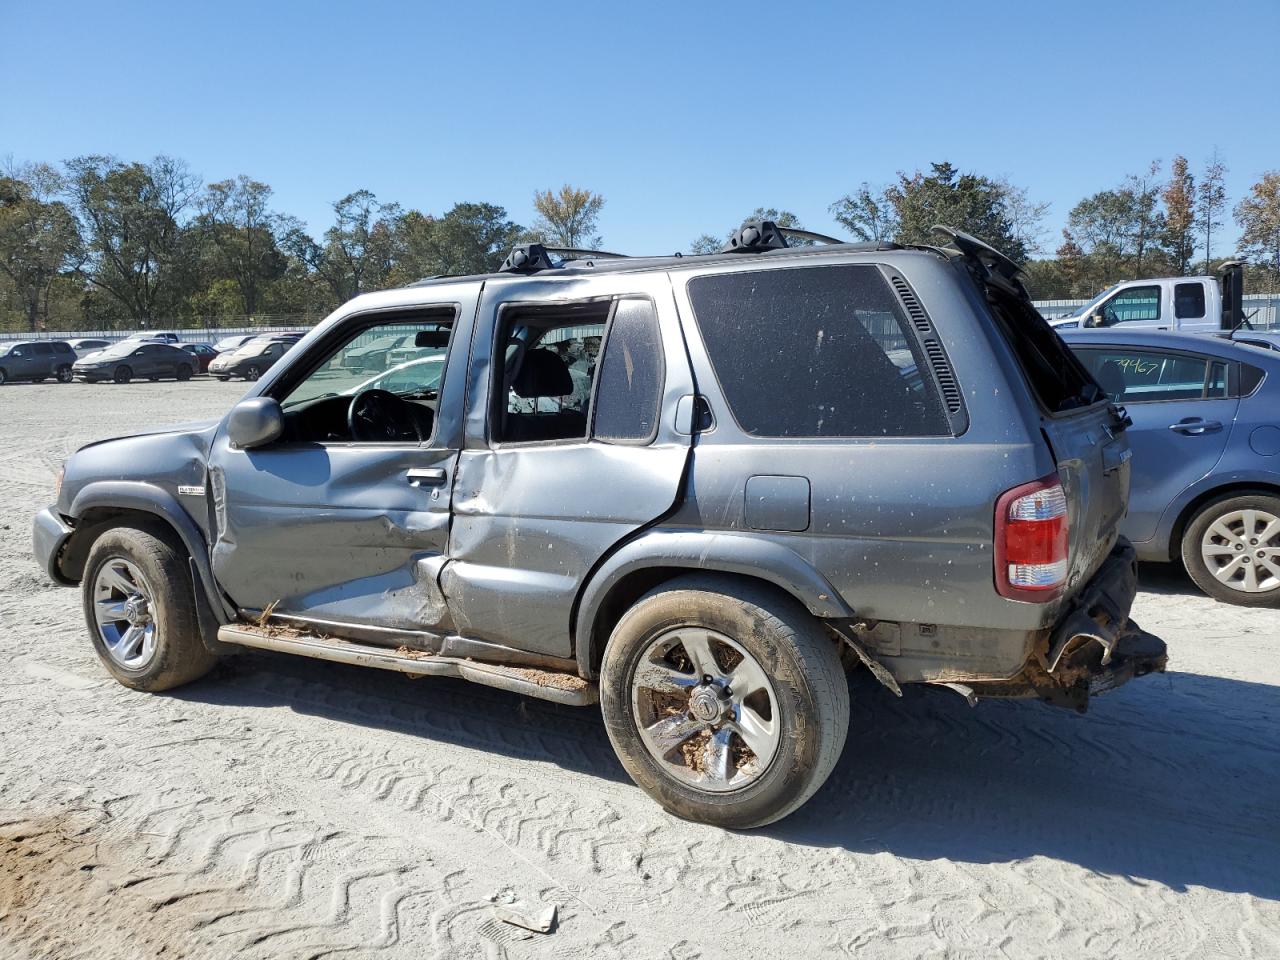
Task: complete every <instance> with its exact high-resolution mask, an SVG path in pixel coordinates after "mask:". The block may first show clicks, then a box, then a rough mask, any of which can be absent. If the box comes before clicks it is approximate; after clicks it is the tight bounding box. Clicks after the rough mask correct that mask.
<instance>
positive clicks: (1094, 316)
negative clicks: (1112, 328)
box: [1084, 313, 1102, 329]
mask: <svg viewBox="0 0 1280 960" xmlns="http://www.w3.org/2000/svg"><path fill="white" fill-rule="evenodd" d="M1084 325H1085V326H1086V327H1089V328H1090V329H1093V328H1095V327H1100V326H1102V314H1101V313H1091V314H1089V316H1087V317H1085V318H1084Z"/></svg>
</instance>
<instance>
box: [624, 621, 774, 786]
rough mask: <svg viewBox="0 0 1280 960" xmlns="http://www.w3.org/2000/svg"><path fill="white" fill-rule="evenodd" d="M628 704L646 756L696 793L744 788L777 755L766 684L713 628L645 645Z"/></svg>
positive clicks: (678, 632)
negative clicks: (696, 788)
mask: <svg viewBox="0 0 1280 960" xmlns="http://www.w3.org/2000/svg"><path fill="white" fill-rule="evenodd" d="M631 703H632V712H633V715H634V717H635V721H636V726H637V729H638V730H639V732H640V739H641V741H642V742H643V743H644V746H645V749H646V750H647V751H648V753H649V755H650V756H651V757H652V758H653V759H654V760H656V761H657V762H658V763H659V764H660V765H661V766H662V768H663V770H665V771H666V772H667V773H668V774H670V775H671V776H673V777H674V778H675V779H677V780H680V781H681V782H683V783H686V784H689V785H691V786H695V787H698V788H699V789H701V790H708V791H712V792H717V793H721V792H725V791H728V790H737V789H739V788H741V787H745V786H747V785H748V784H750V783H752V782H753V781H755V780H756V779H758V778H759V777H760V776H761V775H762V774H763V773H764V772H765V770H766V769H768V766H769V764H770V762H771V761H772V760H773V758H774V755H775V754H776V753H777V752H778V744H779V742H780V740H781V721H780V719H779V716H778V698H777V695H776V693H775V692H774V689H773V683H772V681H771V680H770V679H769V676H768V674H766V673H765V671H764V669H763V668H762V667H761V666H760V664H759V663H758V662H757V661H756V659H755V658H754V657H753V656H752V655H751V654H750V653H748V652H747V650H746V648H745V647H743V646H742V645H741V644H739V643H737V642H736V641H734V640H731V639H730V638H729V637H727V636H725V635H724V634H721V633H717V632H715V631H713V630H705V629H703V628H701V627H680V628H677V629H674V630H669V631H667V632H665V633H663V634H661V635H659V636H658V637H656V638H655V639H653V640H651V641H650V642H649V645H648V647H646V648H645V650H644V653H643V654H642V655H641V657H640V662H639V664H638V665H637V666H636V671H635V674H634V675H633V677H632V680H631Z"/></svg>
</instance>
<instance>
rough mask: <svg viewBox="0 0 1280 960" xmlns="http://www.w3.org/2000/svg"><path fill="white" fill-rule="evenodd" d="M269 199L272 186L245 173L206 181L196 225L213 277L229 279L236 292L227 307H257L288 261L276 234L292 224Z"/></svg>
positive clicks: (239, 309) (251, 311)
mask: <svg viewBox="0 0 1280 960" xmlns="http://www.w3.org/2000/svg"><path fill="white" fill-rule="evenodd" d="M270 203H271V188H270V187H269V186H267V185H266V184H265V183H261V182H259V181H257V180H253V179H250V178H249V177H246V176H244V175H243V174H242V175H241V176H239V177H237V178H235V179H234V180H221V181H219V182H217V183H211V184H209V186H207V187H206V188H205V191H204V194H203V196H202V197H201V198H200V200H199V211H200V212H199V214H198V216H197V218H196V227H197V229H198V236H199V238H200V239H201V240H204V241H206V242H207V243H208V244H209V245H210V246H211V248H212V249H211V252H212V255H213V258H214V260H215V263H214V269H213V275H214V276H215V277H216V278H217V279H216V280H215V283H216V284H220V285H225V283H226V281H231V282H232V283H233V284H234V287H235V289H236V291H237V293H238V302H237V303H236V304H235V306H236V309H235V310H232V311H229V312H231V313H243V314H245V315H246V316H247V315H252V314H255V313H257V312H258V311H259V309H261V306H262V298H263V293H264V290H265V288H266V287H267V286H268V285H270V284H271V282H272V281H274V280H277V279H279V278H280V277H281V276H283V275H284V272H285V270H286V269H287V267H288V259H287V257H286V256H285V254H284V252H283V251H282V250H281V249H280V240H281V238H282V237H283V236H284V235H285V233H286V232H287V230H288V229H289V226H290V225H289V222H288V221H287V220H286V218H284V217H283V216H281V215H280V214H278V213H274V212H273V211H272V210H271V209H270ZM224 293H225V286H224ZM219 302H225V300H220V301H219Z"/></svg>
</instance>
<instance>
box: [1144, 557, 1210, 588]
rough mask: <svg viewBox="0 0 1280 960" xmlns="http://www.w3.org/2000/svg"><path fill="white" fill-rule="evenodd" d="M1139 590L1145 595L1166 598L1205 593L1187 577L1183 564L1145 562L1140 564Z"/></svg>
mask: <svg viewBox="0 0 1280 960" xmlns="http://www.w3.org/2000/svg"><path fill="white" fill-rule="evenodd" d="M1138 589H1139V590H1141V591H1142V592H1143V593H1156V594H1161V595H1164V596H1180V597H1181V596H1189V597H1203V596H1204V591H1203V590H1201V589H1200V588H1199V587H1197V586H1196V585H1195V582H1194V581H1193V580H1192V579H1191V578H1190V577H1189V576H1187V569H1186V567H1184V566H1183V565H1182V564H1181V563H1153V562H1151V561H1147V560H1144V561H1143V562H1142V563H1140V564H1138Z"/></svg>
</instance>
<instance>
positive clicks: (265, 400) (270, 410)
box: [227, 397, 284, 450]
mask: <svg viewBox="0 0 1280 960" xmlns="http://www.w3.org/2000/svg"><path fill="white" fill-rule="evenodd" d="M283 433H284V411H283V410H282V409H281V408H280V402H279V401H278V400H274V399H272V398H271V397H250V398H249V399H248V400H241V401H240V402H239V403H237V404H236V405H235V406H234V407H232V408H231V416H230V417H228V418H227V438H228V439H229V440H230V441H231V446H232V447H234V448H235V449H236V450H252V449H254V448H255V447H262V446H266V445H267V444H268V443H271V442H272V441H273V440H278V439H279V438H280V435H281V434H283Z"/></svg>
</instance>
